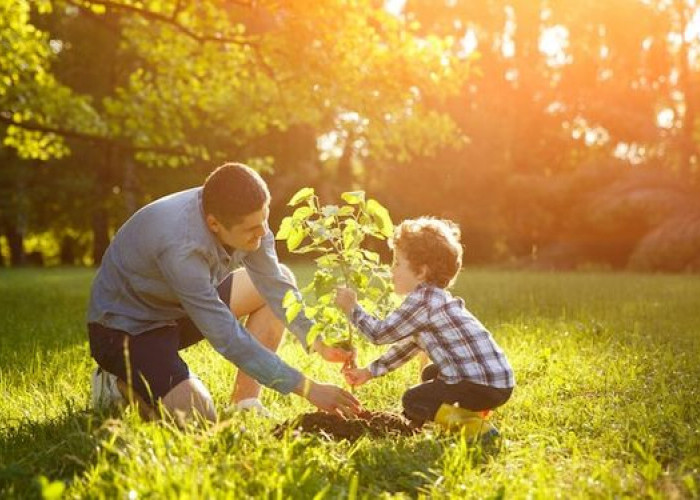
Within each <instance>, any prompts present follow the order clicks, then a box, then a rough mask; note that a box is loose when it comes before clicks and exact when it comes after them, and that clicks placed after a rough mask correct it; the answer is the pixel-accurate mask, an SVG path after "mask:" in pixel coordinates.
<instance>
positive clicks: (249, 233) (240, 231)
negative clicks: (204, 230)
mask: <svg viewBox="0 0 700 500" xmlns="http://www.w3.org/2000/svg"><path fill="white" fill-rule="evenodd" d="M269 215H270V207H269V205H268V204H267V203H266V204H265V205H263V207H262V208H261V209H260V210H258V211H257V212H253V213H251V214H248V215H246V216H245V217H243V220H242V221H241V222H240V223H238V224H234V225H233V226H231V227H229V228H226V227H225V226H224V225H223V224H221V223H220V222H219V221H218V219H217V218H216V217H214V216H213V215H207V225H208V226H209V229H210V230H211V231H212V232H213V233H214V235H215V236H216V238H217V239H218V240H219V242H220V243H221V244H222V245H226V246H229V247H231V248H235V249H237V250H243V251H245V252H252V251H254V250H257V249H258V248H259V247H260V240H261V239H262V237H263V235H264V234H265V232H266V231H267V218H268V216H269Z"/></svg>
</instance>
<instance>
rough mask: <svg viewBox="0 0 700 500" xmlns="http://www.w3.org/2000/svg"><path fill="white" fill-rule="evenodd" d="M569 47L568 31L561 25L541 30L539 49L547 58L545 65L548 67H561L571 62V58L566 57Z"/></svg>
mask: <svg viewBox="0 0 700 500" xmlns="http://www.w3.org/2000/svg"><path fill="white" fill-rule="evenodd" d="M568 47H569V30H568V28H566V27H565V26H563V25H561V24H557V25H556V26H551V27H549V28H546V29H544V30H542V34H541V35H540V41H539V48H540V52H542V53H543V54H544V55H545V56H547V64H549V65H550V66H563V65H564V64H567V63H569V62H571V56H567V54H566V49H567V48H568Z"/></svg>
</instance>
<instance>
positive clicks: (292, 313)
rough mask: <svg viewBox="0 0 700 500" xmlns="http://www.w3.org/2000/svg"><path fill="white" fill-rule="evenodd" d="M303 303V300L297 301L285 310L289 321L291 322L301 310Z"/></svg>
mask: <svg viewBox="0 0 700 500" xmlns="http://www.w3.org/2000/svg"><path fill="white" fill-rule="evenodd" d="M301 309H302V305H301V302H295V303H294V304H292V305H291V306H289V307H288V308H287V310H286V311H285V312H284V317H285V318H286V319H287V323H291V322H292V321H294V319H295V318H296V317H297V316H298V315H299V313H300V312H301Z"/></svg>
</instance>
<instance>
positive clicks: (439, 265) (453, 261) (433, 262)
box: [391, 217, 462, 288]
mask: <svg viewBox="0 0 700 500" xmlns="http://www.w3.org/2000/svg"><path fill="white" fill-rule="evenodd" d="M460 237H461V231H460V230H459V226H458V225H457V224H455V223H454V222H452V221H450V220H446V219H438V218H436V217H419V218H418V219H407V220H405V221H403V222H402V223H401V224H399V226H398V227H397V228H396V229H395V231H394V238H393V240H392V242H391V244H392V247H394V248H397V249H399V250H401V253H402V254H403V255H404V256H405V257H406V259H407V260H408V263H409V265H410V266H411V270H412V271H413V272H416V273H418V272H420V270H421V269H422V267H423V266H426V268H427V270H428V272H427V276H426V281H427V282H428V283H431V284H433V285H436V286H439V287H440V288H449V287H450V286H452V285H453V283H454V281H455V278H456V277H457V273H458V272H459V270H460V268H461V267H462V244H461V243H460Z"/></svg>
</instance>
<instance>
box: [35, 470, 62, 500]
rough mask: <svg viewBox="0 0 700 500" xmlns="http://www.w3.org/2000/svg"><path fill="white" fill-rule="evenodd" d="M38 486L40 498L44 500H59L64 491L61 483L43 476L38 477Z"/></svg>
mask: <svg viewBox="0 0 700 500" xmlns="http://www.w3.org/2000/svg"><path fill="white" fill-rule="evenodd" d="M39 485H40V486H41V497H42V498H44V499H46V500H53V499H58V498H61V496H62V495H63V492H64V490H65V489H66V485H65V484H64V483H63V481H51V480H50V479H48V478H47V477H45V476H39Z"/></svg>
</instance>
